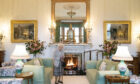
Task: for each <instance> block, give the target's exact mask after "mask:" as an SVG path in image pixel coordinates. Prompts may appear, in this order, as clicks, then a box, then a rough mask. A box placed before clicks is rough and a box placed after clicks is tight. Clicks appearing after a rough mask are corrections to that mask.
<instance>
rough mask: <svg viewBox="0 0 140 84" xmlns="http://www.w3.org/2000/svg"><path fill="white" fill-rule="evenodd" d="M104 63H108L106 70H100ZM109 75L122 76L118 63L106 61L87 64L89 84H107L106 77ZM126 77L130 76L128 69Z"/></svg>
mask: <svg viewBox="0 0 140 84" xmlns="http://www.w3.org/2000/svg"><path fill="white" fill-rule="evenodd" d="M103 61H104V62H105V63H106V69H105V70H99V67H100V65H101V63H102V62H103ZM107 74H120V73H119V70H118V62H114V61H110V60H106V59H105V60H99V61H87V62H86V76H87V79H88V81H89V84H105V78H104V76H105V75H107ZM125 75H129V70H128V69H127V71H126V73H125Z"/></svg>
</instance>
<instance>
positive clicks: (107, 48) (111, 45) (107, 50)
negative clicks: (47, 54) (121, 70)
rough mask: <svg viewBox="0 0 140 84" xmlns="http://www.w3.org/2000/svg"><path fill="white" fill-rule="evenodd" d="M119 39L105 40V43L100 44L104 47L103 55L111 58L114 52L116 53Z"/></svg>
mask: <svg viewBox="0 0 140 84" xmlns="http://www.w3.org/2000/svg"><path fill="white" fill-rule="evenodd" d="M117 45H118V41H112V42H111V41H105V42H104V45H100V47H102V48H103V55H104V56H106V58H107V59H109V58H110V57H111V56H112V55H113V54H115V53H116V50H117Z"/></svg>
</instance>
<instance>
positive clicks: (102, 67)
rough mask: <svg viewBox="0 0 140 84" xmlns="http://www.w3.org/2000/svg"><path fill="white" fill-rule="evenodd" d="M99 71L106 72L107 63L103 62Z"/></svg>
mask: <svg viewBox="0 0 140 84" xmlns="http://www.w3.org/2000/svg"><path fill="white" fill-rule="evenodd" d="M99 70H100V71H104V70H106V62H104V61H102V63H101V65H100V67H99Z"/></svg>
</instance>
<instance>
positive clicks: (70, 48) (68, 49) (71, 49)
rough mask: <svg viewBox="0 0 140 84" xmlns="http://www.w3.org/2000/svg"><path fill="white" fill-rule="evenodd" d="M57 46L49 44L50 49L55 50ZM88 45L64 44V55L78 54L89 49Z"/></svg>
mask: <svg viewBox="0 0 140 84" xmlns="http://www.w3.org/2000/svg"><path fill="white" fill-rule="evenodd" d="M57 46H58V44H50V47H53V48H56V47H57ZM90 48H91V45H90V44H64V53H71V54H80V53H84V51H85V50H87V49H90Z"/></svg>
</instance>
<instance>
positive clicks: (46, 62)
mask: <svg viewBox="0 0 140 84" xmlns="http://www.w3.org/2000/svg"><path fill="white" fill-rule="evenodd" d="M42 60H43V64H44V66H45V67H49V68H53V59H51V58H47V59H42Z"/></svg>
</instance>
